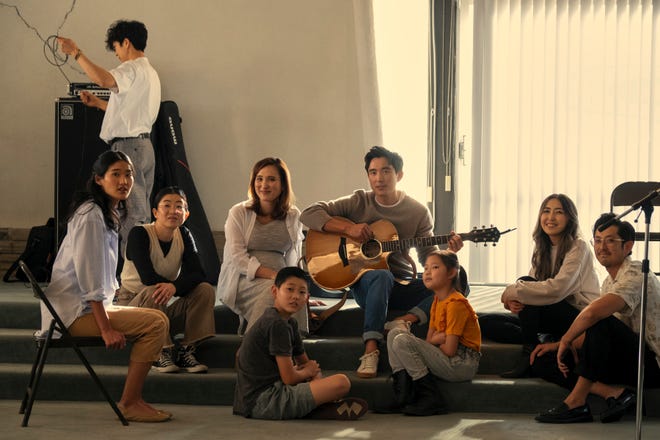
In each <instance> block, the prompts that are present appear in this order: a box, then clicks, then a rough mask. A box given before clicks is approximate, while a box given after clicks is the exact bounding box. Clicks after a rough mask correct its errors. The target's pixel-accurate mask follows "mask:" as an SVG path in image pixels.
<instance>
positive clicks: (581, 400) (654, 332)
mask: <svg viewBox="0 0 660 440" xmlns="http://www.w3.org/2000/svg"><path fill="white" fill-rule="evenodd" d="M614 217H615V216H614V214H603V215H601V216H600V218H599V219H598V220H597V221H596V223H595V225H594V229H593V241H592V243H593V245H594V251H595V253H596V258H597V259H598V261H599V262H600V264H602V265H603V267H605V269H606V270H607V272H608V274H609V276H608V277H607V279H605V282H603V285H602V287H601V296H600V297H599V298H598V299H597V300H595V301H594V302H592V303H591V304H590V305H589V306H587V307H586V308H585V309H584V310H582V312H580V314H579V315H578V316H577V318H575V321H573V324H572V325H571V327H570V328H569V329H568V331H567V332H566V334H565V335H564V336H563V337H562V338H561V341H560V343H559V349H558V351H557V363H558V365H559V369H560V370H561V371H562V372H563V373H564V374H567V373H568V368H567V367H566V365H565V363H564V362H563V360H564V356H565V355H570V353H571V352H572V353H573V356H575V348H577V347H579V346H580V345H582V355H581V356H580V362H579V364H578V366H577V368H576V372H577V374H578V375H579V378H578V381H577V384H576V385H575V387H574V388H573V390H572V391H571V393H570V394H569V395H568V397H566V399H564V401H563V402H562V403H560V404H559V405H557V406H556V407H554V408H552V409H550V410H548V411H546V412H544V413H541V414H539V415H538V416H537V417H536V420H537V421H539V422H543V423H577V422H591V421H592V420H593V417H592V415H591V410H590V409H589V405H588V404H587V402H586V399H587V396H588V395H589V394H595V395H597V396H600V397H602V398H604V399H606V403H607V409H606V410H605V411H603V412H602V413H601V414H600V421H601V422H603V423H609V422H615V421H618V420H620V419H621V418H622V417H623V415H624V414H625V413H626V411H627V410H628V409H629V408H631V407H632V406H633V405H634V403H635V401H636V396H635V393H634V392H633V391H631V390H629V389H627V388H624V387H623V386H620V385H618V384H624V385H629V386H634V385H635V384H636V383H637V364H638V362H637V361H638V347H639V328H640V327H639V326H640V314H641V295H642V281H643V273H642V264H641V262H639V261H633V260H632V259H631V258H630V254H631V250H632V247H633V245H634V240H635V230H634V228H633V227H632V225H631V224H630V223H628V222H625V221H621V220H618V219H617V220H613V219H614ZM610 220H613V222H612V223H611V226H608V227H607V228H606V229H604V230H603V231H600V230H599V228H600V227H601V226H602V225H605V223H606V222H608V221H610ZM658 312H660V282H659V281H658V279H657V278H656V276H655V275H654V274H653V273H652V272H651V273H649V275H648V289H647V314H646V316H647V320H646V326H645V327H646V328H645V330H646V337H645V342H646V344H645V362H644V367H645V381H644V385H645V386H648V387H657V386H659V385H660V366H659V362H660V313H658ZM612 384H615V385H612Z"/></svg>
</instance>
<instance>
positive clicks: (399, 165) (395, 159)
mask: <svg viewBox="0 0 660 440" xmlns="http://www.w3.org/2000/svg"><path fill="white" fill-rule="evenodd" d="M377 157H384V158H385V159H387V163H389V164H390V165H392V167H393V168H394V171H395V172H397V173H398V172H399V171H401V170H403V158H402V157H401V156H400V155H399V153H395V152H393V151H390V150H388V149H387V148H385V147H379V146H373V147H371V148H370V149H369V151H368V152H367V154H365V155H364V169H365V171H366V172H369V165H371V161H372V160H374V159H375V158H377Z"/></svg>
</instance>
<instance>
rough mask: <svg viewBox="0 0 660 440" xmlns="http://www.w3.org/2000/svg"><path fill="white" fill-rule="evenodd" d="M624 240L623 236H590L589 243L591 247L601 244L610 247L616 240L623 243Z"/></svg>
mask: <svg viewBox="0 0 660 440" xmlns="http://www.w3.org/2000/svg"><path fill="white" fill-rule="evenodd" d="M624 241H626V240H624V239H623V238H612V237H607V238H604V239H603V238H592V239H591V245H592V246H593V247H596V246H602V245H605V246H607V247H610V246H612V245H613V244H614V243H617V242H619V243H623V242H624Z"/></svg>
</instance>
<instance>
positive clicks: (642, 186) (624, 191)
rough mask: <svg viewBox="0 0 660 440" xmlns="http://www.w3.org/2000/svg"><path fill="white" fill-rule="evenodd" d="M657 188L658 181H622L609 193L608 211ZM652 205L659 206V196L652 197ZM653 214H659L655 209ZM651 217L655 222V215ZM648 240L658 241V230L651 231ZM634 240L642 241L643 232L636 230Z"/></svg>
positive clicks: (626, 204) (642, 196) (632, 201)
mask: <svg viewBox="0 0 660 440" xmlns="http://www.w3.org/2000/svg"><path fill="white" fill-rule="evenodd" d="M658 188H660V182H624V183H622V184H620V185H617V187H616V188H614V190H613V191H612V194H611V195H610V211H612V212H614V207H615V206H628V207H629V206H631V205H632V204H633V203H635V202H638V201H639V200H641V199H642V198H644V196H646V195H647V194H649V193H650V192H651V191H654V190H656V189H658ZM653 206H660V197H656V198H655V199H653ZM655 215H656V216H658V215H660V212H657V211H656V212H655ZM642 217H643V216H642ZM653 218H655V219H656V222H655V223H653V224H657V217H653ZM652 220H653V219H652ZM651 227H653V226H651ZM649 240H650V241H660V231H651V233H650V237H649ZM635 241H637V242H643V241H644V232H636V233H635ZM656 275H660V272H656Z"/></svg>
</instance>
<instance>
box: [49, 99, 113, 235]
mask: <svg viewBox="0 0 660 440" xmlns="http://www.w3.org/2000/svg"><path fill="white" fill-rule="evenodd" d="M103 115H104V112H103V111H101V110H98V109H96V108H90V107H87V106H85V105H84V104H83V103H82V102H81V101H80V99H78V98H59V99H57V100H56V101H55V226H56V229H55V230H56V231H57V237H56V240H57V241H56V245H57V247H58V248H59V244H60V240H61V238H62V237H63V236H64V232H65V228H66V220H67V218H68V216H69V214H70V212H69V211H70V208H71V202H72V201H73V196H74V194H75V193H76V191H80V190H82V189H84V188H85V183H86V182H87V179H89V177H90V176H91V173H92V165H93V164H94V161H95V160H96V158H97V157H98V156H99V154H101V153H102V152H104V151H106V150H108V149H109V147H108V145H107V144H106V143H105V142H103V140H101V138H100V137H99V133H100V132H101V123H102V122H103Z"/></svg>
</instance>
